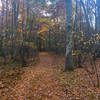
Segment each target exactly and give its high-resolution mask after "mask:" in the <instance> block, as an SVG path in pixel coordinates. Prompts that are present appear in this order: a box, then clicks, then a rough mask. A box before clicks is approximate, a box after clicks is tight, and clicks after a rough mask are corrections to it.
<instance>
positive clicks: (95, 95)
mask: <svg viewBox="0 0 100 100" xmlns="http://www.w3.org/2000/svg"><path fill="white" fill-rule="evenodd" d="M39 56H40V62H39V63H38V64H36V65H34V66H29V67H27V68H15V69H10V70H2V69H1V70H0V75H1V76H0V100H99V98H100V89H96V88H94V87H93V86H92V84H91V81H90V79H89V77H88V75H87V73H86V72H85V71H84V69H82V68H80V69H76V70H74V71H72V72H64V71H63V69H64V62H65V61H64V59H65V57H64V56H57V55H55V54H48V53H45V52H44V53H40V55H39Z"/></svg>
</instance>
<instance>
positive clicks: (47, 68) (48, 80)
mask: <svg viewBox="0 0 100 100" xmlns="http://www.w3.org/2000/svg"><path fill="white" fill-rule="evenodd" d="M39 56H40V62H39V63H38V64H37V65H35V66H33V67H30V68H26V69H25V73H24V75H22V78H21V80H20V81H19V82H18V83H17V85H16V86H15V88H14V90H13V92H14V93H15V97H12V98H13V100H66V99H65V97H66V95H65V93H64V91H63V90H62V87H61V86H60V84H59V82H58V81H57V80H56V77H55V73H54V67H53V64H54V61H53V58H52V56H51V55H50V54H48V53H45V52H43V53H40V55H39Z"/></svg>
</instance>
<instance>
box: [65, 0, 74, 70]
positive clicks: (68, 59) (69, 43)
mask: <svg viewBox="0 0 100 100" xmlns="http://www.w3.org/2000/svg"><path fill="white" fill-rule="evenodd" d="M65 6H66V37H67V38H66V40H67V44H66V62H65V69H66V70H71V69H73V61H72V41H71V35H72V24H73V21H72V0H65Z"/></svg>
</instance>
